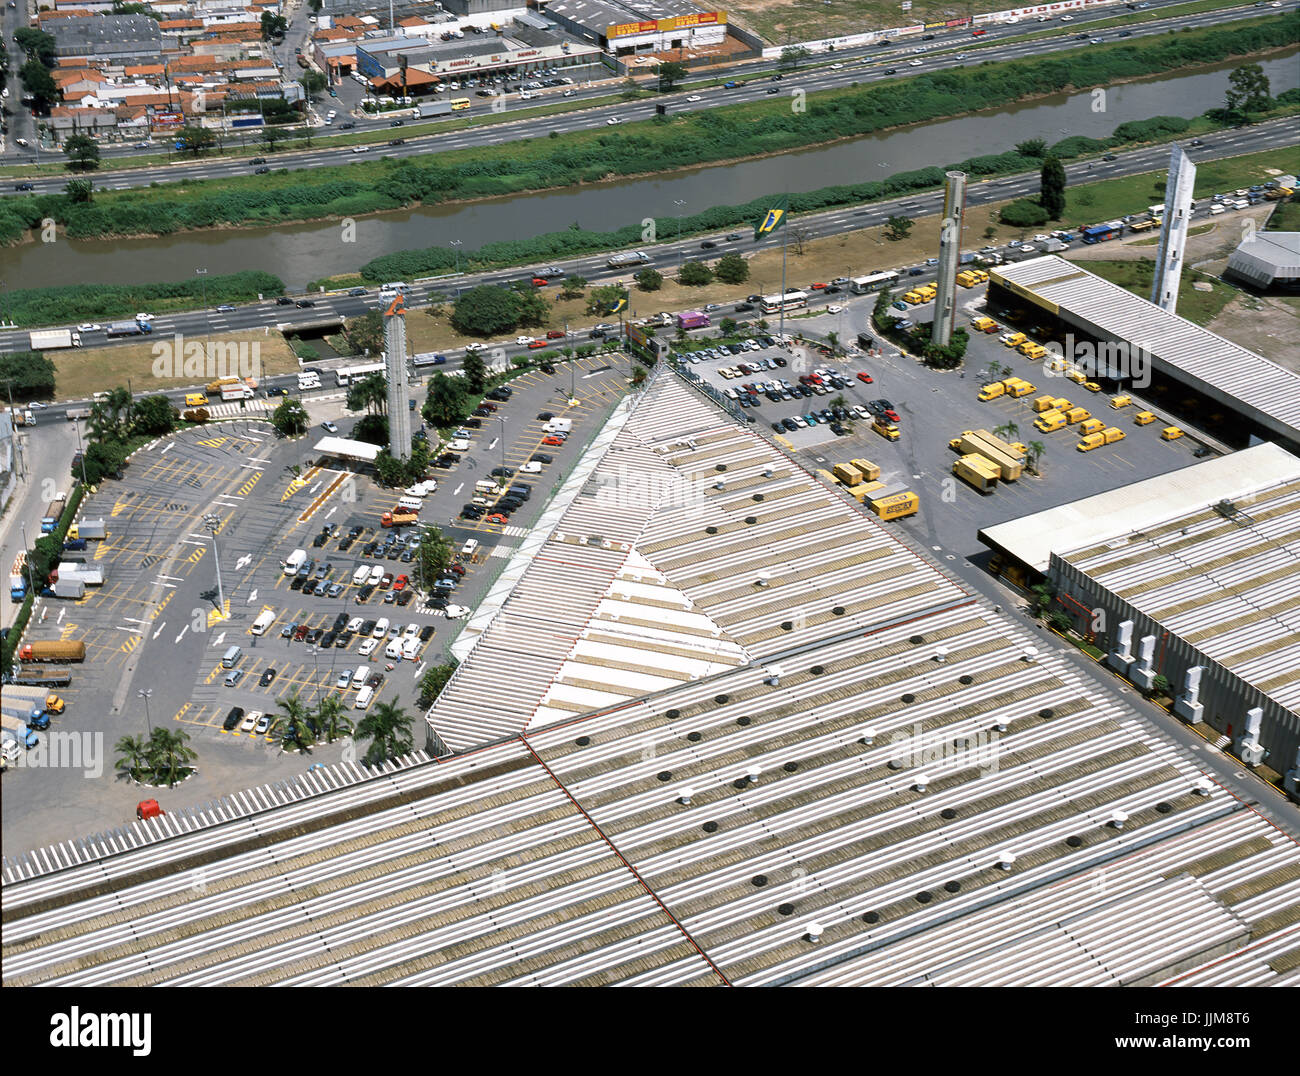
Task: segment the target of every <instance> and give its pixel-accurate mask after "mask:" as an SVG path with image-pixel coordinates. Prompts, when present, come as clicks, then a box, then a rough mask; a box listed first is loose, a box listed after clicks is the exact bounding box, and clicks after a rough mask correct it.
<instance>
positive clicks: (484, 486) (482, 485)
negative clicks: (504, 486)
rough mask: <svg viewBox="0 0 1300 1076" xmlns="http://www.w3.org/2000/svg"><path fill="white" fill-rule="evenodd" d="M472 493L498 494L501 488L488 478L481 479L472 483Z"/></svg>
mask: <svg viewBox="0 0 1300 1076" xmlns="http://www.w3.org/2000/svg"><path fill="white" fill-rule="evenodd" d="M474 491H475V492H476V493H500V492H501V487H500V486H498V485H497V484H496V483H495V482H493V481H492V480H491V479H490V478H481V479H479V480H478V481H477V482H475V483H474Z"/></svg>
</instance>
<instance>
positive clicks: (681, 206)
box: [673, 198, 686, 273]
mask: <svg viewBox="0 0 1300 1076" xmlns="http://www.w3.org/2000/svg"><path fill="white" fill-rule="evenodd" d="M673 205H675V206H676V207H677V271H678V272H679V273H680V272H681V271H682V261H683V259H684V258H685V251H684V250H683V249H682V210H684V209H685V208H686V202H685V201H683V200H682V199H681V198H674V199H673Z"/></svg>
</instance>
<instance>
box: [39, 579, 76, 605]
mask: <svg viewBox="0 0 1300 1076" xmlns="http://www.w3.org/2000/svg"><path fill="white" fill-rule="evenodd" d="M41 593H42V594H44V595H45V596H46V597H47V598H72V599H74V600H75V599H78V598H84V597H85V596H86V584H85V582H83V581H82V580H81V579H80V578H79V577H77V576H75V575H74V576H69V577H68V578H66V579H59V580H58V581H57V582H55V583H52V584H51V585H50V586H48V587H46V588H45V590H43V591H41Z"/></svg>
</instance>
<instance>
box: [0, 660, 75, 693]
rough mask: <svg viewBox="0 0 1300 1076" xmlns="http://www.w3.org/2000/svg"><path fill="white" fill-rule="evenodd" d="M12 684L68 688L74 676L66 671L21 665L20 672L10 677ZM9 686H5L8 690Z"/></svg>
mask: <svg viewBox="0 0 1300 1076" xmlns="http://www.w3.org/2000/svg"><path fill="white" fill-rule="evenodd" d="M10 683H14V684H26V685H29V686H34V687H42V688H52V687H67V686H68V685H69V684H70V683H72V674H71V673H70V672H68V671H67V670H66V669H46V668H44V667H43V666H40V665H20V666H19V667H18V671H17V672H16V673H14V674H13V676H11V677H10ZM8 686H9V684H5V687H6V688H8Z"/></svg>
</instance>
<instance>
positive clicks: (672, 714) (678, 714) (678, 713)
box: [664, 710, 682, 721]
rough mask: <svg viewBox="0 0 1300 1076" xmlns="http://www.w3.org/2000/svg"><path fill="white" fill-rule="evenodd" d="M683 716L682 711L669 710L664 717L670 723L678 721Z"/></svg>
mask: <svg viewBox="0 0 1300 1076" xmlns="http://www.w3.org/2000/svg"><path fill="white" fill-rule="evenodd" d="M681 716H682V712H681V711H680V710H668V711H666V712H665V713H664V717H666V718H668V720H669V721H676V720H677V719H678V718H679V717H681Z"/></svg>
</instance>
